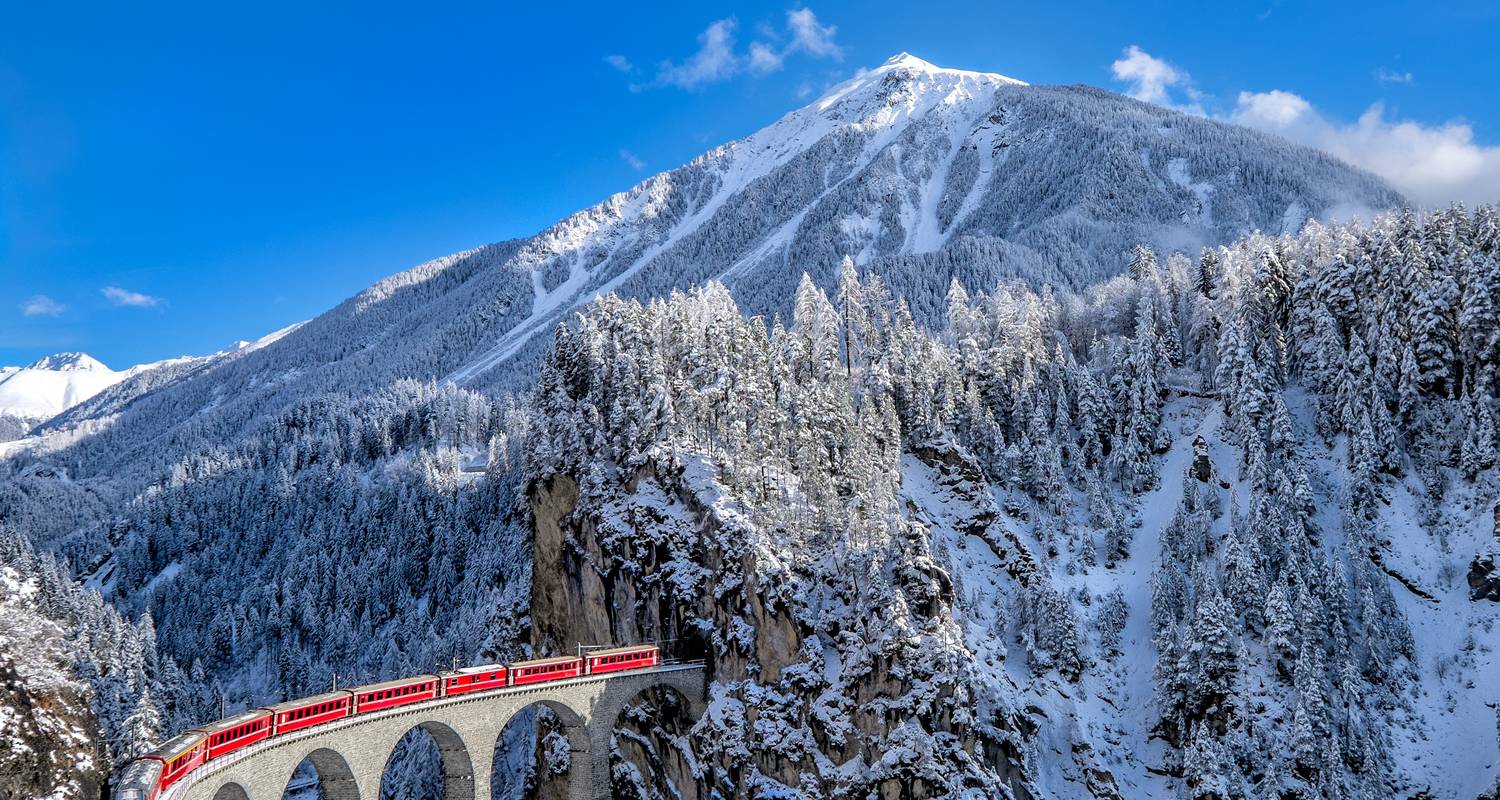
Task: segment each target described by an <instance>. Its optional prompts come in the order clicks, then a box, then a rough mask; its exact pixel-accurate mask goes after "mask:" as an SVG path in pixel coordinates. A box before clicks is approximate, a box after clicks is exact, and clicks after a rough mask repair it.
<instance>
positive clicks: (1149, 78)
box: [1109, 45, 1192, 106]
mask: <svg viewBox="0 0 1500 800" xmlns="http://www.w3.org/2000/svg"><path fill="white" fill-rule="evenodd" d="M1109 67H1110V70H1111V71H1112V72H1114V75H1115V80H1117V81H1124V82H1125V83H1128V84H1130V88H1129V89H1127V90H1126V91H1125V94H1126V95H1127V96H1129V97H1134V98H1135V99H1137V100H1140V101H1142V102H1145V103H1155V104H1157V105H1159V106H1171V105H1172V101H1171V98H1170V97H1168V95H1167V89H1169V88H1171V87H1173V86H1184V87H1188V88H1191V86H1192V79H1191V78H1189V77H1188V74H1187V73H1186V72H1183V71H1182V70H1179V69H1177V68H1176V67H1174V66H1172V65H1171V64H1168V63H1167V62H1165V61H1163V60H1162V59H1159V58H1157V57H1155V56H1153V55H1151V54H1150V53H1147V52H1146V51H1145V50H1142V49H1141V48H1139V47H1137V46H1136V45H1131V46H1129V47H1127V48H1125V55H1124V57H1122V58H1120V59H1117V60H1116V61H1115V63H1113V64H1110V65H1109Z"/></svg>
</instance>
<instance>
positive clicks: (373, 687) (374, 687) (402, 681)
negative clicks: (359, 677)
mask: <svg viewBox="0 0 1500 800" xmlns="http://www.w3.org/2000/svg"><path fill="white" fill-rule="evenodd" d="M437 679H438V676H436V675H413V676H411V677H410V678H398V679H396V680H393V681H381V682H380V683H367V684H365V685H364V686H356V687H354V688H353V689H350V690H349V691H351V692H354V693H355V694H364V693H365V692H378V691H380V690H382V689H394V688H396V687H397V686H410V685H411V684H413V683H421V682H422V681H435V680H437Z"/></svg>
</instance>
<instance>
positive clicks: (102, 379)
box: [0, 353, 149, 441]
mask: <svg viewBox="0 0 1500 800" xmlns="http://www.w3.org/2000/svg"><path fill="white" fill-rule="evenodd" d="M147 368H149V365H148V366H142V367H132V368H130V369H127V370H120V371H115V370H112V369H110V368H109V367H106V366H104V364H102V363H100V362H99V361H98V360H96V359H94V358H93V357H91V356H89V355H87V354H85V353H57V354H56V355H50V356H47V357H46V358H43V359H41V360H40V361H37V362H36V363H34V364H31V365H29V366H25V367H0V441H4V440H7V439H14V438H17V437H19V436H20V435H22V434H24V433H25V432H26V430H27V429H28V428H29V427H30V426H32V425H35V424H36V423H38V422H42V421H45V420H48V419H51V418H52V417H55V416H57V415H58V414H61V413H62V412H64V411H66V410H68V409H70V408H72V407H73V406H76V405H78V404H79V403H82V402H83V401H85V400H87V399H89V398H90V397H93V396H94V395H96V394H98V393H99V392H102V391H104V390H105V389H107V388H109V387H111V386H113V385H115V384H116V383H119V382H120V381H122V380H125V379H126V378H128V377H130V376H131V375H135V374H137V373H138V372H140V371H141V370H143V369H147Z"/></svg>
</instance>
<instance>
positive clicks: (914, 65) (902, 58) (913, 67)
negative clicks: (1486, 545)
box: [868, 50, 1026, 86]
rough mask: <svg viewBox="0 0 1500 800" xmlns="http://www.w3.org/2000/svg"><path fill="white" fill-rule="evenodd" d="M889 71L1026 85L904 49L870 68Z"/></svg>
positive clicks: (873, 70) (873, 73)
mask: <svg viewBox="0 0 1500 800" xmlns="http://www.w3.org/2000/svg"><path fill="white" fill-rule="evenodd" d="M888 72H916V73H922V74H926V75H952V76H956V77H966V78H971V79H979V80H981V81H984V82H986V83H997V82H998V83H1009V84H1018V85H1022V86H1024V85H1026V82H1025V81H1019V80H1016V79H1015V78H1011V77H1007V76H1005V75H1001V74H999V73H995V72H975V71H973V70H966V69H950V68H948V67H940V66H938V65H936V64H934V63H932V62H931V61H927V60H925V59H921V58H917V57H916V56H914V55H912V54H911V53H908V52H906V51H905V50H902V51H901V52H899V53H897V54H895V55H893V56H891V57H890V58H887V59H886V60H885V63H883V64H881V65H880V66H878V67H876V68H875V69H872V70H870V72H869V73H868V74H871V75H876V74H884V73H888Z"/></svg>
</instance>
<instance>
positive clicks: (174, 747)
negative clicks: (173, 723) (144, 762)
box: [146, 731, 204, 761]
mask: <svg viewBox="0 0 1500 800" xmlns="http://www.w3.org/2000/svg"><path fill="white" fill-rule="evenodd" d="M203 739H204V736H203V734H202V733H199V732H198V731H188V732H187V733H179V734H177V735H176V736H174V737H172V738H171V739H168V740H167V741H166V742H165V743H164V744H163V745H162V746H161V747H158V748H156V749H155V750H152V751H151V752H150V753H148V754H146V757H147V758H157V759H161V760H162V761H171V760H172V759H174V758H176V757H178V756H180V755H182V754H183V753H186V752H187V751H189V750H191V749H193V748H194V747H197V746H198V744H199V743H200V742H202V741H203Z"/></svg>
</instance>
